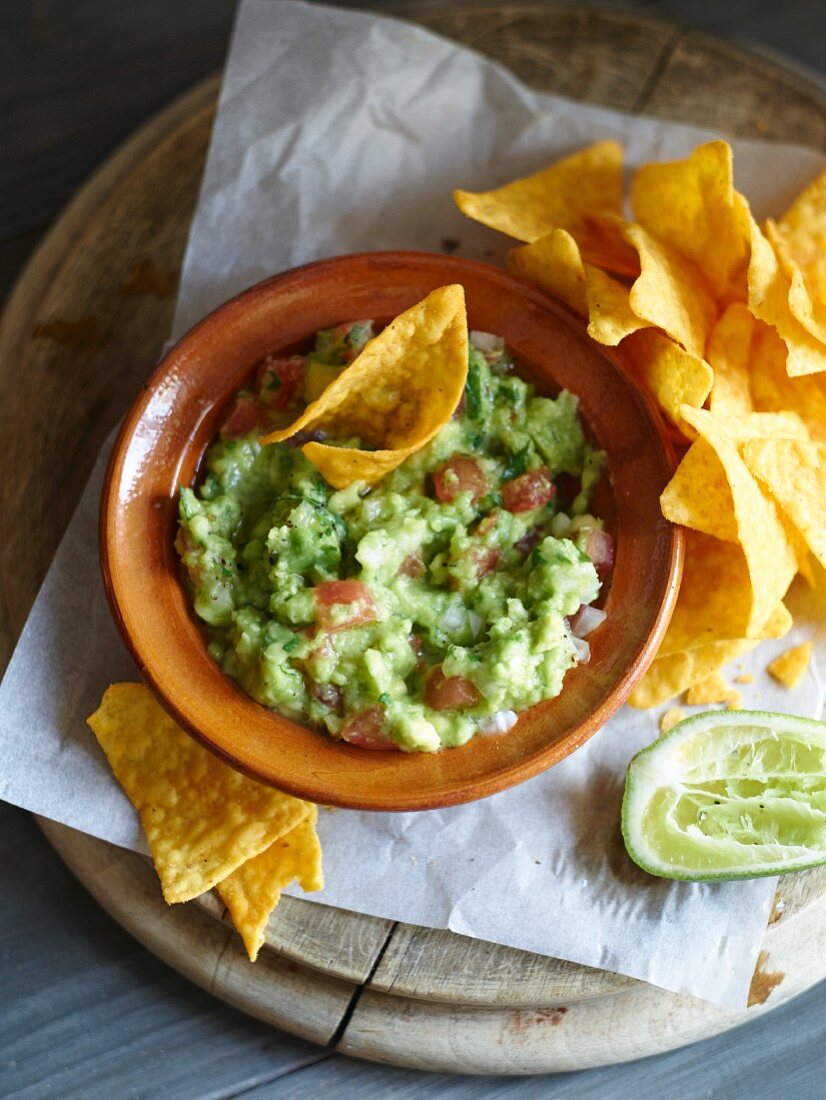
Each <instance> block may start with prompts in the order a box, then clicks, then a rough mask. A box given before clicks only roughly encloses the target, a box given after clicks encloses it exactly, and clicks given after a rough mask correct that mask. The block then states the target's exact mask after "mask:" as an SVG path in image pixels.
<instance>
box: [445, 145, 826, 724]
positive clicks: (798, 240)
mask: <svg viewBox="0 0 826 1100" xmlns="http://www.w3.org/2000/svg"><path fill="white" fill-rule="evenodd" d="M455 198H456V202H457V204H458V206H459V208H460V209H461V210H462V211H463V212H464V213H465V214H467V215H468V216H469V217H471V218H475V219H476V220H477V221H481V222H483V223H484V224H485V225H488V226H491V227H492V228H495V229H499V230H501V231H503V232H505V233H507V234H509V235H510V236H511V237H514V238H516V239H517V240H519V241H523V242H525V243H524V244H523V245H522V246H520V247H518V248H514V249H512V250H511V252H510V256H509V263H510V266H511V268H512V270H513V271H515V272H516V273H518V274H521V275H522V276H524V277H526V278H528V279H529V280H531V281H532V282H534V283H536V284H537V285H538V286H540V287H542V288H543V289H545V290H547V291H549V292H550V293H552V294H554V295H555V296H556V297H558V298H560V299H561V300H562V302H564V303H565V305H566V306H567V307H568V308H569V309H571V310H572V311H573V312H575V313H577V314H579V315H580V316H582V317H583V319H584V320H585V321H586V322H587V325H588V332H589V334H590V335H591V336H592V337H593V339H595V340H597V341H599V342H600V343H602V344H607V345H611V346H614V347H617V351H618V355H619V357H620V359H621V361H622V362H623V363H624V364H625V366H626V368H627V369H628V370H629V371H630V372H631V373H632V374H633V376H634V377H635V378H636V379H637V381H638V382H639V383H640V384H641V385H642V386H644V387H646V388H647V389H648V390H649V392H650V393H651V394H652V396H653V397H654V399H655V400H656V402H657V403H658V405H659V406H660V408H661V409H662V411H663V413H664V414H665V416H666V418H667V420H668V421H669V422H670V424H671V426H672V430H673V435H674V440H675V444H676V446H677V448H678V453H679V457H680V464H679V467H678V469H677V471H676V473H675V474H674V477H673V479H672V480H671V482H670V483H669V485H668V486H667V487H666V489H665V491H664V493H663V494H662V497H661V505H662V510H663V514H664V515H665V516H666V517H667V518H668V519H670V520H672V521H673V522H675V523H680V524H682V525H684V526H685V527H686V528H687V529H688V530H687V531H686V536H687V537H686V565H685V574H684V579H683V583H682V587H681V590H680V596H679V602H678V604H677V608H676V611H675V613H674V618H673V620H672V623H671V626H670V628H669V630H668V632H667V634H666V636H665V639H664V641H663V644H662V646H661V648H660V651H659V653H658V655H657V658H656V660H655V661H654V663H653V665H652V666H651V668H650V670H649V671H648V673H647V674H646V676H645V678H644V679H643V680H642V682H641V683H640V684H639V686H638V687H637V689H636V690H635V692H634V694H633V695H632V697H631V702H632V703H633V704H634V705H636V706H640V707H650V706H654V705H656V704H659V703H662V702H664V701H665V700H667V699H670V698H671V697H672V696H675V695H679V694H681V693H682V692H684V691H688V692H689V698H688V700H687V701H688V702H689V703H692V702H694V703H697V702H702V703H709V702H729V703H730V704H733V705H736V704H737V702H738V698H739V696H738V694H737V693H736V692H732V691H731V689H729V688H728V687H727V685H726V683H725V680H724V679H723V677H722V675H721V673H720V670H721V668H722V666H723V665H725V664H726V663H727V662H728V661H730V660H732V659H733V658H735V657H737V656H739V655H740V654H742V653H744V652H745V651H746V650H748V649H751V648H753V647H754V646H755V645H756V644H757V643H758V642H759V641H760V640H761V639H763V638H778V637H781V636H782V635H784V634H785V633H786V631H787V630H788V629H789V627H790V625H791V616H790V615H789V613H788V611H787V609H786V607H785V605H784V603H783V598H784V596H785V594H786V592H787V590H788V587H789V585H790V584H791V582H792V580H793V578H794V577H795V575H796V574H797V573H798V572H801V573H802V574H803V575H804V577H806V578H807V579H808V580H809V582H810V583H813V576H814V573H813V569H814V568H816V567H815V566H814V564H813V559H812V558H811V557H810V552H811V554H812V555H814V559H816V560H817V561H819V562H820V564H821V565H823V566H826V172H823V173H822V174H821V175H820V176H819V177H818V178H817V179H816V180H815V181H814V182H813V183H812V184H811V185H810V186H809V187H807V189H806V190H805V191H804V192H803V194H802V195H800V196H799V198H798V199H797V200H796V201H795V202H794V203H793V204H792V206H791V207H790V208H789V209H788V210H787V211H786V212H785V214H783V215H782V217H780V219H779V220H778V221H776V222H775V221H772V220H769V221H767V222H766V223H765V225H763V226H762V227H761V226H760V225H758V224H757V222H756V221H755V219H754V217H753V216H752V214H751V211H750V209H749V205H748V202H747V200H746V199H745V198H744V196H743V195H741V194H739V193H738V192H737V191H736V190H735V188H734V181H733V164H732V151H731V148H730V146H729V145H728V144H727V143H726V142H723V141H713V142H709V143H708V144H706V145H701V146H699V147H698V148H697V149H695V150H694V152H693V153H692V154H691V156H689V157H688V158H687V159H686V160H683V161H677V162H674V163H668V164H645V165H643V166H642V167H640V168H638V169H637V170H636V172H635V173H634V176H633V180H632V184H631V191H630V208H631V210H632V212H633V219H634V220H628V219H627V218H626V217H625V216H624V213H623V201H624V196H623V191H622V150H621V148H620V146H619V145H617V144H616V142H613V141H604V142H600V143H598V144H597V145H594V146H592V147H591V148H589V149H586V150H584V151H583V152H580V153H577V154H575V155H573V156H570V157H567V158H566V159H564V160H562V161H560V162H558V163H556V164H553V165H551V166H550V167H549V168H546V169H544V170H543V171H541V172H538V173H536V174H535V175H533V176H530V177H527V178H525V179H519V180H515V181H514V182H513V183H509V184H507V185H505V186H504V187H500V188H498V189H497V190H494V191H489V192H485V193H481V194H480V193H471V192H467V191H457V192H456V193H455ZM805 652H806V654H807V656H806V660H808V652H809V651H808V650H807V651H805ZM799 663H800V661H799V660H798V665H799ZM796 667H797V666H796Z"/></svg>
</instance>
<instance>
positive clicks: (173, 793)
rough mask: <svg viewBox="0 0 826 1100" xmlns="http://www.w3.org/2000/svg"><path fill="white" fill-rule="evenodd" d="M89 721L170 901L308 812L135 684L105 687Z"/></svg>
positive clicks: (198, 889)
mask: <svg viewBox="0 0 826 1100" xmlns="http://www.w3.org/2000/svg"><path fill="white" fill-rule="evenodd" d="M88 723H89V725H90V726H91V728H92V730H93V731H94V734H95V737H97V739H98V742H99V743H100V746H101V748H102V749H103V751H104V752H105V753H106V756H107V758H108V760H109V764H110V766H111V768H112V771H113V772H114V774H115V778H116V779H117V781H118V783H120V785H121V787H123V789H124V791H125V792H126V795H127V797H128V798H129V801H130V802H131V803H132V805H133V806H134V807H135V809H136V810H137V811H138V813H139V815H140V819H141V824H142V825H143V829H144V832H145V833H146V839H147V841H148V842H149V849H150V851H151V853H152V859H153V860H154V863H155V869H156V871H157V872H158V877H159V878H160V880H161V886H162V888H163V896H164V898H165V899H166V901H167V902H168V903H169V904H172V903H173V902H179V901H189V900H190V899H191V898H195V897H198V895H199V894H203V893H204V892H205V891H206V890H209V889H210V888H211V887H213V886H214V885H215V884H216V883H217V882H220V881H221V880H222V879H224V878H226V876H227V875H230V874H232V872H233V871H234V870H235V869H236V868H237V867H239V866H240V865H241V864H242V863H244V862H245V861H246V860H248V859H252V858H253V857H255V856H257V855H259V854H260V853H261V852H263V851H264V850H265V849H266V848H268V847H269V846H270V845H271V844H272V843H273V842H274V841H276V840H278V838H279V837H281V836H283V835H284V834H285V833H287V832H289V831H290V829H294V828H295V827H296V825H298V824H299V823H300V822H301V821H303V820H304V819H305V818H306V817H307V816H308V814H309V813H310V803H308V802H302V801H301V799H298V798H291V797H290V796H289V795H286V794H282V793H281V792H280V791H275V790H273V789H272V787H265V786H264V785H263V784H262V783H256V782H254V781H253V780H252V779H247V777H246V776H243V775H241V774H239V773H238V772H236V771H233V769H232V768H230V767H229V766H228V765H227V764H224V763H223V762H222V761H220V760H219V759H218V758H217V757H216V756H213V755H212V753H210V752H207V750H206V749H204V748H202V747H201V746H200V745H199V744H198V743H197V742H196V741H194V740H193V739H192V738H191V737H189V736H188V735H187V734H185V733H184V732H183V730H181V729H180V728H179V727H178V726H177V725H176V724H175V722H174V721H173V720H172V719H171V718H170V717H169V715H168V714H167V713H166V711H164V710H162V709H161V707H160V706H159V705H158V704H157V703H156V702H155V700H154V699H153V698H152V696H151V695H150V693H149V691H148V690H147V689H146V688H145V687H144V686H143V685H142V684H113V685H112V686H111V687H109V688H107V690H106V693H105V694H104V696H103V699H102V701H101V704H100V706H99V707H98V709H97V710H96V711H95V713H94V714H93V715H92V716H91V717H90V718H89V719H88Z"/></svg>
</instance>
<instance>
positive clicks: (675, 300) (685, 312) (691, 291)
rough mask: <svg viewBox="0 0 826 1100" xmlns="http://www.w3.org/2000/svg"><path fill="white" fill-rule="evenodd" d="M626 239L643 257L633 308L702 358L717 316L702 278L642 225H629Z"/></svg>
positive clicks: (632, 303)
mask: <svg viewBox="0 0 826 1100" xmlns="http://www.w3.org/2000/svg"><path fill="white" fill-rule="evenodd" d="M623 236H624V237H625V239H626V241H627V242H628V243H629V244H630V245H632V246H633V247H634V248H635V249H636V250H637V253H638V255H639V258H640V274H639V277H638V278H637V279H636V281H635V282H634V285H633V286H632V287H631V294H630V298H629V301H630V305H631V309H632V310H633V311H634V313H635V314H636V315H637V316H638V317H642V318H643V320H645V321H648V323H649V324H651V325H653V326H655V327H656V328H661V329H662V330H663V331H664V332H665V333H667V335H668V336H670V337H671V338H672V339H673V340H676V341H677V343H678V344H681V345H682V347H684V348H685V350H686V351H688V352H691V354H692V355H696V356H700V357H702V356H703V355H704V354H705V350H706V341H707V340H708V334H709V332H710V331H711V327H712V325H713V324H714V321H715V319H716V313H717V311H716V308H715V305H714V301H713V299H712V297H711V295H710V293H709V291H708V289H707V288H706V285H705V283H704V281H703V277H702V275H701V274H700V272H699V271H698V270H697V269H696V268H695V267H693V266H692V265H691V264H690V263H689V261H688V260H686V259H684V258H683V257H682V256H681V255H680V254H679V253H678V252H676V251H675V250H674V249H673V248H669V247H668V245H666V244H664V243H663V242H662V241H660V240H658V239H657V238H656V237H653V236H651V234H650V233H647V232H646V231H645V229H643V227H642V226H641V225H636V224H635V223H633V222H629V223H626V225H625V227H624V230H623Z"/></svg>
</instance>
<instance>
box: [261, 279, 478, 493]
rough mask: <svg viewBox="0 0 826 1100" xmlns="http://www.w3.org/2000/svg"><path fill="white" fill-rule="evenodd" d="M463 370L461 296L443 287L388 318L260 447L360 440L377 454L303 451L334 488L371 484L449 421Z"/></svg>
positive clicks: (325, 448)
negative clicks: (315, 432)
mask: <svg viewBox="0 0 826 1100" xmlns="http://www.w3.org/2000/svg"><path fill="white" fill-rule="evenodd" d="M467 369H468V332H467V316H466V313H465V292H464V289H463V288H462V287H461V286H459V285H458V284H454V285H452V286H443V287H440V288H439V289H438V290H434V291H432V293H430V294H428V296H427V297H426V298H425V299H423V301H421V302H419V303H418V304H417V305H415V306H413V307H412V308H411V309H408V310H406V311H405V312H404V313H402V314H400V315H399V316H398V317H397V318H396V319H395V320H394V321H391V322H390V324H389V325H388V326H387V328H385V329H384V330H383V331H382V332H380V333H379V335H378V336H376V337H375V339H373V340H371V341H370V342H369V343H368V344H367V346H366V347H365V348H364V349H363V351H362V352H361V353H360V354H359V355H358V356H357V357H356V359H354V361H353V362H352V363H351V364H350V365H349V366H348V367H346V368H345V369H344V370H343V371H342V372H341V374H339V376H338V377H337V378H336V379H335V381H333V382H331V383H330V385H329V386H328V387H327V388H326V389H325V390H324V392H323V393H322V394H321V396H320V397H319V398H318V399H317V400H316V401H314V402H313V403H312V404H311V405H308V406H307V408H306V409H305V410H304V412H303V413H302V414H301V415H300V416H299V418H298V419H297V420H295V421H293V423H292V424H291V425H290V426H289V427H287V428H284V429H282V430H280V431H275V432H270V434H269V435H267V436H264V438H263V439H262V440H261V442H262V443H279V442H281V441H282V440H284V439H289V438H290V436H293V435H295V434H296V432H299V431H304V430H308V429H323V430H324V431H326V432H328V433H330V434H331V435H332V436H334V437H335V436H336V435H338V437H339V438H341V439H348V438H352V437H353V436H357V437H358V438H359V439H360V440H361V442H362V443H363V444H367V445H368V446H370V447H375V448H376V449H375V450H362V449H360V448H357V447H336V446H331V445H328V444H325V443H307V444H305V445H304V447H302V450H303V452H304V454H305V455H306V457H307V458H308V459H309V460H310V462H312V463H313V465H315V466H317V467H318V469H319V470H320V471H321V473H322V474H323V475H324V477H325V478H326V479H327V481H328V482H329V483H330V484H331V485H332V486H334V488H336V489H344V488H346V487H347V486H348V485H351V484H352V483H353V482H354V481H361V482H364V483H365V484H366V485H375V483H376V482H377V481H379V480H380V479H381V478H382V477H384V475H385V474H387V473H389V472H390V470H394V469H395V468H396V467H397V466H399V465H400V464H401V463H402V462H404V460H405V459H406V458H407V457H408V456H409V455H411V454H414V453H415V452H416V451H418V450H420V449H421V448H422V447H423V446H424V445H425V444H426V443H429V442H430V440H431V439H432V438H433V437H434V436H435V435H436V434H437V433H438V432H439V431H440V430H441V429H442V428H443V427H444V425H445V424H446V423H447V422H448V420H450V418H451V416H452V415H453V413H454V411H455V409H456V406H457V405H458V404H459V401H460V399H461V397H462V393H463V391H464V388H465V380H466V378H467Z"/></svg>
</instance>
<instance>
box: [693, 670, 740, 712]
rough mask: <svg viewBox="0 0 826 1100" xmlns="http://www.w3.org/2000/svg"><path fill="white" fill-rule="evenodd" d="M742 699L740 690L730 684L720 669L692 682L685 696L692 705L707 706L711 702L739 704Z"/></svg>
mask: <svg viewBox="0 0 826 1100" xmlns="http://www.w3.org/2000/svg"><path fill="white" fill-rule="evenodd" d="M741 699H742V696H741V694H740V692H739V691H737V689H736V688H732V687H729V686H728V684H727V683H726V681H725V679H724V678H723V674H722V673H721V672H720V671H715V672H712V673H710V674H709V675H708V676H706V677H705V679H703V680H698V681H697V682H696V683H694V684H692V685H691V687H690V688H689V689H688V692H687V693H686V697H685V701H686V702H687V703H688V705H689V706H690V707H705V706H708V705H710V704H711V703H731V704H733V705H734V706H739V704H740V700H741Z"/></svg>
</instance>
